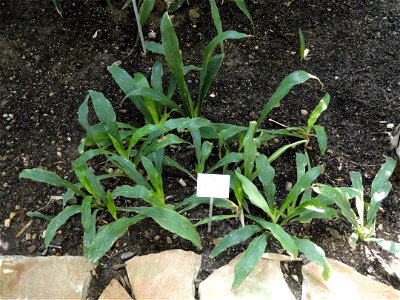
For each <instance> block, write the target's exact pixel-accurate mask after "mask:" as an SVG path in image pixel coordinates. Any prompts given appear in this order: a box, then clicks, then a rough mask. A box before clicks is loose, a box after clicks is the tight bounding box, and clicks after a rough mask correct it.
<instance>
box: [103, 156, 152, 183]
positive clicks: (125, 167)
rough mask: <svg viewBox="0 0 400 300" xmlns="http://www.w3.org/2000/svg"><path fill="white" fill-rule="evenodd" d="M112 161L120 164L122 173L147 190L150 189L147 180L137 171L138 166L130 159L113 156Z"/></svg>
mask: <svg viewBox="0 0 400 300" xmlns="http://www.w3.org/2000/svg"><path fill="white" fill-rule="evenodd" d="M110 160H111V161H113V162H115V163H116V164H118V168H120V169H122V171H123V172H124V173H125V174H126V175H128V176H129V177H130V178H132V179H133V180H134V181H135V183H137V184H139V185H142V186H144V187H146V188H150V186H149V184H148V183H147V181H146V179H145V178H144V177H143V175H142V174H140V172H139V171H138V170H137V169H136V166H135V165H134V164H133V163H132V162H131V161H130V160H128V159H126V158H125V157H122V156H118V155H113V156H111V157H110Z"/></svg>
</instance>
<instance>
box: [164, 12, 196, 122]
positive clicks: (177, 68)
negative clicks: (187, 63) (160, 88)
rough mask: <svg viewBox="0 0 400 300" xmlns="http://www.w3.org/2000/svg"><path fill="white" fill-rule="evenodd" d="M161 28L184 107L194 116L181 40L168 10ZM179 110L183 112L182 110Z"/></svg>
mask: <svg viewBox="0 0 400 300" xmlns="http://www.w3.org/2000/svg"><path fill="white" fill-rule="evenodd" d="M160 28H161V40H162V45H163V47H164V51H165V58H166V60H167V64H168V68H169V69H170V70H171V72H172V74H174V76H175V77H176V79H177V81H178V87H179V94H180V96H181V99H182V103H183V107H184V108H185V113H186V114H187V115H188V116H189V117H193V116H194V115H193V113H194V109H193V103H192V99H191V96H190V93H189V89H188V88H187V85H186V82H185V78H184V70H183V60H182V55H181V53H180V51H179V42H178V38H177V36H176V33H175V31H174V28H173V26H172V22H171V19H170V18H169V16H168V13H167V12H166V13H164V15H163V17H162V19H161V25H160ZM178 112H180V113H181V111H178ZM182 114H183V113H182Z"/></svg>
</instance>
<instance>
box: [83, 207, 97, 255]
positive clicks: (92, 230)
mask: <svg viewBox="0 0 400 300" xmlns="http://www.w3.org/2000/svg"><path fill="white" fill-rule="evenodd" d="M97 212H98V209H96V210H95V211H94V212H93V214H91V215H90V223H89V224H88V227H87V228H85V229H84V230H83V254H84V255H85V256H87V255H88V252H89V249H90V246H91V245H92V243H93V241H94V239H95V237H96V221H97Z"/></svg>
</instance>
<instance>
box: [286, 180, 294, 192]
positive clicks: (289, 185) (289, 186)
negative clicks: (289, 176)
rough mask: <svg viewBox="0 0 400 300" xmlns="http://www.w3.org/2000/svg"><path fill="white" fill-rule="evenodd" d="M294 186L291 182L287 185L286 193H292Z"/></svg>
mask: <svg viewBox="0 0 400 300" xmlns="http://www.w3.org/2000/svg"><path fill="white" fill-rule="evenodd" d="M292 187H293V184H292V183H291V182H289V181H287V182H286V183H285V191H286V192H290V191H291V190H292Z"/></svg>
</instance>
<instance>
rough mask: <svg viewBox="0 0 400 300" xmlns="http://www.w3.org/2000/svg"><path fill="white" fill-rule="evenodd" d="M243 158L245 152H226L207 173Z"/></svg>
mask: <svg viewBox="0 0 400 300" xmlns="http://www.w3.org/2000/svg"><path fill="white" fill-rule="evenodd" d="M242 160H243V153H237V152H229V153H226V154H225V156H224V157H223V158H221V159H220V160H219V161H218V162H217V163H216V164H215V165H214V166H212V167H211V168H210V169H209V170H208V171H207V173H212V172H214V171H215V170H216V169H218V168H221V167H225V166H227V165H229V164H232V163H239V162H241V161H242Z"/></svg>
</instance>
